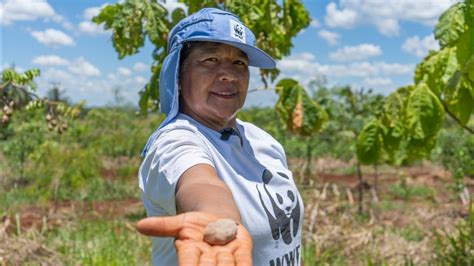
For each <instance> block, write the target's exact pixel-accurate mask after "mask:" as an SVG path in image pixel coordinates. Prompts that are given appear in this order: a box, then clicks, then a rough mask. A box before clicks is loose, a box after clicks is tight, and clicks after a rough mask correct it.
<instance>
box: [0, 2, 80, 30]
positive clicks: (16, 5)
mask: <svg viewBox="0 0 474 266" xmlns="http://www.w3.org/2000/svg"><path fill="white" fill-rule="evenodd" d="M37 19H42V20H45V21H49V20H52V21H54V22H56V23H59V24H61V25H62V26H63V27H64V28H66V29H69V30H71V29H72V28H73V27H72V25H71V23H69V22H68V21H67V20H66V19H65V18H64V17H62V16H61V15H59V14H57V13H56V12H55V11H54V9H53V7H51V5H50V4H49V3H48V2H47V1H46V0H6V1H5V2H4V3H0V21H1V24H2V25H3V24H4V25H9V24H12V23H13V22H15V21H33V20H37Z"/></svg>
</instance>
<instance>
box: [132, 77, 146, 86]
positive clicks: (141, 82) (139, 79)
mask: <svg viewBox="0 0 474 266" xmlns="http://www.w3.org/2000/svg"><path fill="white" fill-rule="evenodd" d="M135 81H136V82H137V83H138V84H142V85H145V84H146V83H147V82H148V80H147V79H146V78H144V77H142V76H137V77H135Z"/></svg>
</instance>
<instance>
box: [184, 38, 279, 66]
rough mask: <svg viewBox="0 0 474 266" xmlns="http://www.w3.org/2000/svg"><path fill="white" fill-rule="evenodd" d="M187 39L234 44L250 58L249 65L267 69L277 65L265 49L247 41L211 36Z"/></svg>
mask: <svg viewBox="0 0 474 266" xmlns="http://www.w3.org/2000/svg"><path fill="white" fill-rule="evenodd" d="M187 41H204V42H218V43H224V44H227V45H230V46H234V47H235V48H238V49H240V50H242V51H243V52H244V53H245V54H246V55H247V57H248V58H249V66H253V67H260V68H266V69H271V68H275V66H276V63H275V60H273V58H272V57H271V56H270V55H268V54H267V53H265V52H264V51H263V50H261V49H259V48H258V47H255V46H252V45H248V44H245V43H241V42H234V41H228V40H219V39H211V38H209V39H207V38H189V39H187Z"/></svg>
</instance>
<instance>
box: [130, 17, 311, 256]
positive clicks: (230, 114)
mask: <svg viewBox="0 0 474 266" xmlns="http://www.w3.org/2000/svg"><path fill="white" fill-rule="evenodd" d="M169 36H170V37H169V39H168V47H169V54H168V56H167V58H166V59H165V61H164V63H163V69H162V70H161V73H160V108H161V111H162V112H164V113H165V114H167V118H166V119H165V121H164V122H163V123H162V124H161V125H160V127H159V128H158V129H157V131H156V132H155V133H154V134H153V135H152V136H151V137H150V139H149V141H148V143H147V145H146V147H145V150H144V152H143V154H144V156H145V158H144V160H143V162H142V165H141V167H140V173H139V182H140V188H141V189H142V191H143V194H142V199H143V203H144V205H145V208H146V210H147V213H148V216H151V217H149V218H146V219H144V220H142V221H140V222H139V223H138V224H137V229H138V230H139V231H140V232H141V233H143V234H145V235H149V236H153V238H152V240H153V252H152V260H153V264H154V265H176V264H178V263H179V264H180V265H198V264H199V265H234V264H237V265H252V264H255V265H280V264H282V263H283V261H285V263H286V264H287V265H299V262H300V256H299V254H300V245H301V225H302V219H303V204H302V199H301V197H300V195H299V193H298V191H297V189H296V186H295V183H294V180H293V176H292V173H291V172H290V171H289V170H288V167H287V162H286V156H285V153H284V150H283V147H282V146H281V145H280V144H279V143H278V142H277V141H276V140H275V139H274V138H273V137H271V136H270V135H268V134H267V133H266V132H264V131H263V130H261V129H260V128H257V127H256V126H254V125H252V124H250V123H246V122H244V121H240V120H238V119H237V118H236V116H237V113H238V112H239V110H240V109H241V108H242V106H243V104H244V102H245V98H246V96H247V90H248V85H249V67H250V66H254V67H260V68H273V67H275V62H274V60H273V59H272V58H271V57H270V56H269V55H267V54H266V53H265V52H263V51H262V50H260V49H259V48H257V47H256V46H255V44H254V43H255V36H254V35H253V33H252V32H251V31H250V30H249V29H248V28H247V27H246V26H245V25H243V24H242V22H240V20H239V18H238V17H236V16H235V15H234V14H232V13H229V12H225V11H222V10H219V9H214V8H206V9H202V10H201V11H199V12H197V13H195V14H193V15H191V16H189V17H187V18H185V19H183V20H182V21H180V22H179V23H178V24H177V25H176V26H175V27H174V28H173V30H172V31H171V33H170V35H169ZM221 219H231V220H233V221H234V222H236V223H237V226H236V228H237V229H236V232H235V231H233V230H235V228H234V229H233V230H229V228H220V229H222V231H219V232H217V231H216V234H220V233H223V236H225V237H224V238H225V239H226V241H223V242H220V244H216V243H219V242H213V241H209V239H215V238H216V237H217V235H211V236H209V235H208V234H209V233H207V234H206V232H209V231H212V232H214V231H215V230H209V228H207V227H208V225H209V226H211V227H212V225H213V224H216V223H217V224H221V223H220V222H219V221H221ZM221 222H222V221H221ZM222 224H226V223H222ZM227 224H234V223H232V222H230V223H227ZM234 227H235V224H234ZM206 228H207V230H206ZM230 231H233V232H234V233H232V234H230V235H229V236H226V235H225V232H230ZM205 235H206V237H204V236H205ZM227 241H229V242H227Z"/></svg>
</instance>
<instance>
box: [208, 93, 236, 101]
mask: <svg viewBox="0 0 474 266" xmlns="http://www.w3.org/2000/svg"><path fill="white" fill-rule="evenodd" d="M211 94H212V95H214V96H216V97H218V98H222V99H232V98H234V97H236V96H237V92H211Z"/></svg>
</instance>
